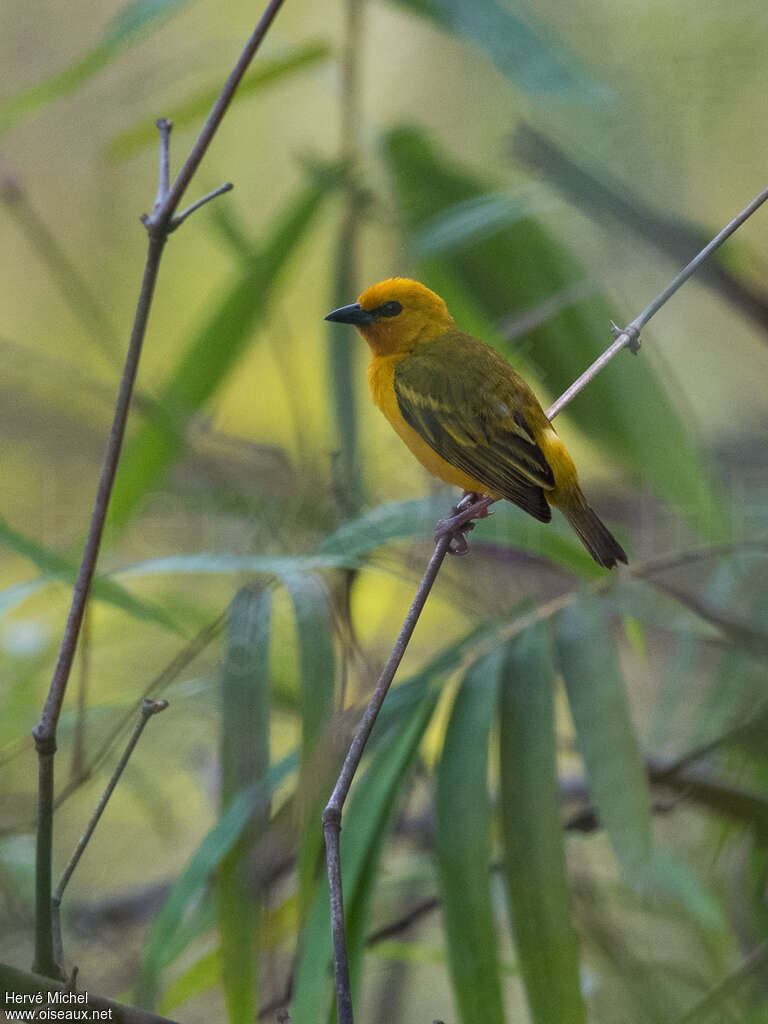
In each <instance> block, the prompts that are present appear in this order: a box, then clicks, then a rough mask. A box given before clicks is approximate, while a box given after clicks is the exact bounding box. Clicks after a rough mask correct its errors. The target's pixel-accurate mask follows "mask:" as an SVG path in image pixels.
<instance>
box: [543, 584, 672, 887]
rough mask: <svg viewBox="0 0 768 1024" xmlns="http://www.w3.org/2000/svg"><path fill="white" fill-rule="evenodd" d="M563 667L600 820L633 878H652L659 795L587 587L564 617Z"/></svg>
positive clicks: (559, 634) (560, 628)
mask: <svg viewBox="0 0 768 1024" xmlns="http://www.w3.org/2000/svg"><path fill="white" fill-rule="evenodd" d="M555 636H556V646H557V654H558V659H559V663H560V671H561V672H562V674H563V679H564V680H565V689H566V692H567V694H568V702H569V704H570V707H571V714H572V715H573V721H574V725H575V726H576V735H577V739H578V745H579V751H580V752H581V756H582V758H583V760H584V765H585V767H586V771H587V777H588V780H589V788H590V792H591V794H592V800H593V802H594V804H595V805H596V807H597V810H598V813H599V816H600V821H601V822H602V824H603V826H604V828H605V829H606V831H607V833H608V836H609V837H610V840H611V843H612V845H613V848H614V850H615V851H616V855H617V857H618V858H619V861H620V862H621V865H622V867H623V869H624V871H625V872H626V874H627V876H628V878H629V880H630V881H631V882H633V883H635V884H642V883H644V882H645V881H647V879H648V872H649V870H650V865H651V859H652V853H653V847H652V839H651V799H650V794H649V792H648V782H647V778H646V771H645V764H644V762H643V757H642V755H641V753H640V747H639V744H638V741H637V736H636V734H635V729H634V726H633V724H632V718H631V714H630V708H629V701H628V700H627V694H626V690H625V688H624V679H623V678H622V674H621V668H620V666H619V659H618V653H617V651H616V648H615V645H614V640H613V637H612V635H611V633H610V630H609V628H608V624H607V622H606V621H605V616H604V613H603V608H602V605H601V603H600V601H599V600H597V599H596V598H593V597H590V596H588V595H584V596H583V597H582V599H581V600H580V601H577V602H573V603H572V604H570V605H569V606H568V607H567V608H565V609H564V610H563V611H562V612H560V614H559V615H558V617H557V620H556V633H555Z"/></svg>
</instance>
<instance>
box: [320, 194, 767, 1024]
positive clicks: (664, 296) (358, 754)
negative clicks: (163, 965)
mask: <svg viewBox="0 0 768 1024" xmlns="http://www.w3.org/2000/svg"><path fill="white" fill-rule="evenodd" d="M766 199H768V188H766V189H764V190H763V191H762V192H761V193H760V194H759V195H758V196H756V198H755V199H753V200H752V202H751V203H750V204H749V205H748V206H747V207H745V209H744V210H742V212H741V213H740V214H739V215H738V216H737V217H735V218H734V219H733V220H732V221H731V222H730V223H729V224H728V225H727V227H725V228H723V230H722V231H721V232H720V233H719V234H718V235H716V236H715V238H713V239H712V241H711V242H710V243H709V244H708V245H707V246H705V248H704V249H702V250H701V252H700V253H699V254H698V256H696V257H695V258H694V259H693V260H691V262H690V263H689V264H688V266H687V267H685V269H684V270H682V271H681V272H680V273H679V274H678V275H677V276H676V277H675V278H674V279H673V280H672V281H671V282H670V284H669V285H668V286H667V287H666V288H665V289H664V291H663V292H661V293H660V294H659V295H658V296H657V297H656V298H655V299H654V300H653V302H651V303H650V304H649V305H648V306H646V308H645V309H644V310H643V311H642V313H640V315H639V316H637V317H635V319H634V320H633V321H632V323H630V324H628V326H627V327H625V328H624V329H623V330H621V329H619V328H618V327H616V326H615V325H614V324H612V325H611V327H612V329H613V333H614V338H615V340H614V341H613V343H612V344H611V345H609V346H608V348H607V349H606V350H605V351H604V352H603V354H602V355H601V356H599V357H598V358H597V359H596V360H595V361H594V362H593V363H592V365H591V366H590V367H589V368H588V369H587V370H585V371H584V373H582V375H581V376H580V377H579V378H578V379H577V380H576V381H574V383H573V384H571V386H570V387H569V388H568V389H567V390H566V391H565V392H563V394H562V395H561V396H560V397H559V398H558V399H557V401H555V402H554V403H553V404H552V405H551V406H550V408H549V409H548V410H547V413H546V415H547V417H548V419H550V420H553V419H554V418H555V417H556V416H557V415H558V413H560V412H562V410H563V409H564V408H565V406H566V405H568V403H569V402H571V401H572V400H573V399H574V398H575V397H576V395H578V394H579V393H580V392H581V391H582V390H583V389H584V388H585V387H586V386H587V384H589V383H590V381H592V380H593V379H594V378H595V377H596V376H597V374H598V373H599V372H600V371H601V370H603V369H604V368H605V367H606V366H607V365H608V363H609V362H610V361H611V359H613V357H614V356H615V355H616V354H617V353H618V352H620V351H621V350H622V349H623V348H627V347H629V348H630V349H631V350H633V351H635V352H636V351H637V350H638V348H639V344H640V331H641V329H642V328H643V327H644V326H645V324H647V323H648V321H649V320H650V319H651V317H653V316H654V315H655V314H656V313H657V312H658V311H659V310H660V309H661V307H662V306H663V305H664V304H665V303H666V302H667V301H668V300H669V299H670V298H671V297H672V296H673V295H674V293H675V292H676V291H677V290H678V288H680V287H681V286H682V285H683V284H684V283H685V282H686V281H687V280H688V278H689V277H690V276H691V275H692V274H693V273H694V272H695V271H696V269H697V268H698V267H699V266H700V265H701V264H702V263H703V262H704V260H705V259H706V258H707V257H708V256H709V255H710V254H711V253H712V252H714V250H715V249H717V248H718V246H720V245H722V243H723V242H724V241H725V240H726V239H727V238H728V237H730V235H732V234H733V232H734V231H736V229H737V228H738V227H739V226H740V225H741V224H743V223H744V221H745V220H746V219H747V218H748V217H750V216H751V215H752V214H753V213H754V212H755V210H757V209H758V208H759V207H760V206H761V205H762V204H763V203H764V202H765V200H766ZM492 504H493V499H492V498H490V497H483V498H480V500H479V501H476V502H474V504H468V503H464V504H463V505H462V506H460V508H459V509H456V510H454V513H455V514H454V515H453V516H452V517H451V518H450V519H449V520H446V521H445V522H444V523H440V524H438V530H437V533H436V536H435V548H434V551H433V552H432V556H431V558H430V560H429V563H428V565H427V569H426V571H425V573H424V576H423V577H422V580H421V583H420V584H419V588H418V590H417V592H416V597H415V598H414V600H413V603H412V604H411V607H410V609H409V610H408V614H407V616H406V619H405V622H404V624H403V627H402V629H401V630H400V634H399V636H398V638H397V640H396V642H395V646H394V648H393V649H392V653H391V654H390V656H389V658H388V659H387V663H386V665H385V666H384V669H383V670H382V673H381V676H380V677H379V680H378V682H377V683H376V687H375V689H374V691H373V695H372V696H371V699H370V701H369V703H368V705H367V707H366V709H365V711H364V712H363V717H362V720H361V722H360V725H359V726H358V729H357V732H356V733H355V736H354V739H353V740H352V744H351V746H350V748H349V751H348V753H347V756H346V758H345V760H344V764H343V766H342V769H341V773H340V775H339V777H338V780H337V782H336V785H335V786H334V789H333V793H332V794H331V799H330V800H329V802H328V805H327V806H326V808H325V811H324V812H323V835H324V837H325V849H326V862H327V869H328V884H329V889H330V912H331V932H332V936H333V963H334V974H335V978H336V1005H337V1012H338V1022H339V1024H353V1022H354V1013H353V1008H352V994H351V988H350V981H349V963H348V958H347V944H346V934H345V925H344V897H343V890H342V880H341V857H340V843H339V838H340V833H341V815H342V810H343V807H344V801H345V800H346V797H347V793H348V792H349V788H350V786H351V784H352V779H353V778H354V775H355V772H356V771H357V768H358V765H359V764H360V760H361V759H362V756H363V751H364V750H365V745H366V743H367V741H368V737H369V735H370V732H371V729H372V728H373V724H374V722H375V721H376V717H377V715H378V713H379V710H380V708H381V705H382V704H383V703H384V698H385V697H386V695H387V691H388V690H389V686H390V684H391V682H392V679H393V677H394V674H395V672H396V670H397V667H398V665H399V664H400V661H401V660H402V658H403V655H404V654H405V650H406V648H407V646H408V642H409V641H410V638H411V635H412V634H413V630H414V628H415V626H416V623H417V621H418V618H419V615H420V613H421V610H422V608H423V607H424V603H425V602H426V599H427V597H428V596H429V593H430V591H431V589H432V585H433V584H434V582H435V579H436V578H437V574H438V572H439V571H440V567H441V566H442V564H443V561H444V559H445V555H446V554H447V552H448V550H449V547H450V545H451V540H452V535H453V536H456V535H457V533H456V531H459V532H462V528H463V529H467V528H469V529H471V523H472V521H473V520H474V519H475V518H477V517H478V516H479V515H482V514H483V513H485V511H486V510H487V509H488V507H489V506H490V505H492ZM446 530H450V531H451V532H446ZM464 550H466V545H465V547H464V549H461V548H459V549H457V553H463V551H464ZM568 599H570V598H569V596H568V595H566V597H565V598H558V599H555V601H554V602H550V604H551V605H552V607H553V608H554V609H555V610H557V609H558V608H559V606H560V602H561V601H564V600H568Z"/></svg>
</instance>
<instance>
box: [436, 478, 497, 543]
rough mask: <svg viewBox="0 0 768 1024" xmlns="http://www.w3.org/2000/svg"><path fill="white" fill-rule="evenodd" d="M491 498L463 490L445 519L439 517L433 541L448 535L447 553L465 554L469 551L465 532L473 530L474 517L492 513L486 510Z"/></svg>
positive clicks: (481, 517)
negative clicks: (459, 498) (457, 501)
mask: <svg viewBox="0 0 768 1024" xmlns="http://www.w3.org/2000/svg"><path fill="white" fill-rule="evenodd" d="M491 501H492V499H491V498H487V497H482V496H481V495H479V494H475V493H474V492H472V491H465V492H464V494H463V496H462V498H461V501H459V503H458V504H457V505H456V506H455V507H454V508H453V509H452V510H451V515H450V516H448V518H447V519H441V520H440V521H439V522H438V524H437V526H436V528H435V543H437V542H438V541H439V540H441V539H442V538H443V537H445V536H449V537H450V540H449V542H448V548H447V552H448V554H449V555H466V554H467V552H468V551H469V541H468V540H467V536H466V535H467V534H468V533H469V532H470V531H471V530H474V528H475V523H474V520H475V519H486V518H487V517H488V516H490V515H493V513H492V512H489V511H488V506H489V505H490V504H491Z"/></svg>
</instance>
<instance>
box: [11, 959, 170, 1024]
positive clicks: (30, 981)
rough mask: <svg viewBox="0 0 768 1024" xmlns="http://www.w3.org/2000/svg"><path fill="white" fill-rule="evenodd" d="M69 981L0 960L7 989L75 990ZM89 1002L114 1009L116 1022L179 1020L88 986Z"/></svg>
mask: <svg viewBox="0 0 768 1024" xmlns="http://www.w3.org/2000/svg"><path fill="white" fill-rule="evenodd" d="M73 973H74V972H73ZM68 984H69V983H63V982H61V981H53V980H51V978H46V977H43V976H42V975H40V974H30V973H29V972H27V971H20V970H19V969H18V968H17V967H11V966H9V965H8V964H2V963H0V987H1V988H2V989H3V990H4V991H5V992H14V993H18V994H19V995H23V994H26V995H30V996H34V995H37V993H38V992H66V991H71V989H68V987H67V986H68ZM7 1005H8V1004H7V1003H6V1006H7ZM88 1006H89V1007H90V1009H91V1010H99V1011H105V1010H106V1011H108V1012H109V1013H110V1017H109V1020H111V1021H114V1022H115V1024H176V1021H173V1020H170V1019H169V1018H168V1017H159V1016H158V1015H157V1014H155V1013H149V1012H148V1011H147V1010H137V1009H135V1008H134V1007H133V1006H126V1005H125V1004H124V1003H116V1002H114V1000H112V999H105V998H104V997H103V996H99V995H96V994H95V993H94V992H91V991H90V989H89V990H88Z"/></svg>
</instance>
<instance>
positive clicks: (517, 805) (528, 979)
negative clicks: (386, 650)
mask: <svg viewBox="0 0 768 1024" xmlns="http://www.w3.org/2000/svg"><path fill="white" fill-rule="evenodd" d="M500 725H501V727H500V736H499V747H500V751H501V769H500V774H501V822H502V834H503V838H504V875H505V878H506V883H507V895H508V898H509V906H510V916H511V918H512V929H513V932H514V936H515V944H516V946H517V954H518V960H519V963H520V970H521V972H522V975H523V980H524V983H525V991H526V996H527V999H528V1006H529V1008H530V1012H531V1020H532V1021H533V1022H534V1024H551V1022H552V1021H558V1024H584V1022H585V1021H586V1015H585V1010H584V1004H583V1002H582V998H581V992H580V988H579V951H578V940H577V937H576V932H575V930H574V927H573V923H572V921H571V898H570V891H569V888H568V879H567V876H566V864H565V848H564V838H563V828H562V824H561V820H560V789H559V786H558V779H557V741H556V735H555V717H554V669H553V666H552V660H551V656H550V639H549V632H548V630H547V627H546V625H545V624H544V623H537V624H535V625H533V626H531V627H530V628H529V629H527V630H526V631H525V632H524V633H523V634H522V635H521V636H520V637H518V638H517V639H516V640H514V641H512V642H511V643H509V644H508V645H507V648H506V652H505V657H504V662H503V667H502V683H501V723H500Z"/></svg>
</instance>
